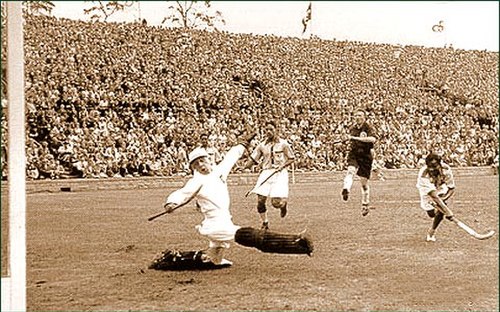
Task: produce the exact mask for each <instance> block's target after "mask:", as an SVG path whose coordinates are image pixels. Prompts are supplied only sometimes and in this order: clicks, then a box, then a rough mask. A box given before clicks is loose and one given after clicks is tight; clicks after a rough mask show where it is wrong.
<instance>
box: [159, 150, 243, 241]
mask: <svg viewBox="0 0 500 312" xmlns="http://www.w3.org/2000/svg"><path fill="white" fill-rule="evenodd" d="M244 151H245V147H244V146H243V145H236V146H234V147H232V148H231V149H230V150H229V151H228V153H227V154H226V156H225V157H224V159H223V160H222V161H221V162H220V163H219V164H218V165H215V166H214V167H212V169H213V170H212V172H210V173H209V174H207V175H204V174H201V173H199V172H197V171H195V172H194V175H193V177H192V178H191V179H190V180H189V181H188V182H187V183H186V184H185V185H184V186H183V187H182V188H180V189H178V190H177V191H174V192H172V193H171V194H170V195H169V196H168V198H167V203H174V204H176V205H179V204H182V203H184V202H186V201H188V200H190V199H191V197H193V196H194V197H195V198H196V200H197V202H198V205H199V207H200V210H201V213H203V216H204V217H205V219H204V220H203V222H202V223H201V224H200V225H198V226H197V229H198V231H199V232H200V234H202V235H206V236H208V237H209V238H210V239H213V240H231V239H233V238H234V233H235V232H236V230H237V229H238V227H237V226H236V225H234V224H233V222H232V216H231V212H230V210H229V207H230V198H229V190H228V188H227V183H226V181H227V176H228V175H229V172H230V171H231V169H232V168H233V166H234V165H235V164H236V162H237V161H238V159H239V158H240V157H241V156H242V155H243V153H244Z"/></svg>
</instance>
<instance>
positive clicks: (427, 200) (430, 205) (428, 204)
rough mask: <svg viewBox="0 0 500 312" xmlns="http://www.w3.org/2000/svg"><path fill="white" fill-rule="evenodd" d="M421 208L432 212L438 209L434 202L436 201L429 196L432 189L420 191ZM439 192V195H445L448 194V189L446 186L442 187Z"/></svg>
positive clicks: (423, 188)
mask: <svg viewBox="0 0 500 312" xmlns="http://www.w3.org/2000/svg"><path fill="white" fill-rule="evenodd" d="M419 191H420V208H422V209H423V210H425V211H431V210H434V208H435V207H436V203H435V202H434V199H432V197H430V196H429V195H427V194H428V193H429V192H430V191H432V189H430V188H425V187H422V188H421V189H420V190H419ZM436 191H437V194H438V195H444V194H446V193H447V192H448V187H447V186H446V185H442V186H441V187H440V188H439V189H438V190H436Z"/></svg>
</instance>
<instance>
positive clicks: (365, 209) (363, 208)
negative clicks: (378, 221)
mask: <svg viewBox="0 0 500 312" xmlns="http://www.w3.org/2000/svg"><path fill="white" fill-rule="evenodd" d="M368 212H370V207H368V205H367V204H363V205H362V206H361V215H362V216H363V217H364V216H366V215H367V214H368Z"/></svg>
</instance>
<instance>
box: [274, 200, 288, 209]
mask: <svg viewBox="0 0 500 312" xmlns="http://www.w3.org/2000/svg"><path fill="white" fill-rule="evenodd" d="M271 204H272V205H273V207H274V208H278V209H281V208H284V207H286V204H287V201H286V199H284V198H273V199H271Z"/></svg>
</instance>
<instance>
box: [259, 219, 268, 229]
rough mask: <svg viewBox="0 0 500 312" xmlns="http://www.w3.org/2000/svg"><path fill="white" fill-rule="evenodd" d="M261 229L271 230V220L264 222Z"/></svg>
mask: <svg viewBox="0 0 500 312" xmlns="http://www.w3.org/2000/svg"><path fill="white" fill-rule="evenodd" d="M260 229H261V230H264V231H267V230H269V221H264V222H262V226H261V227H260Z"/></svg>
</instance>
